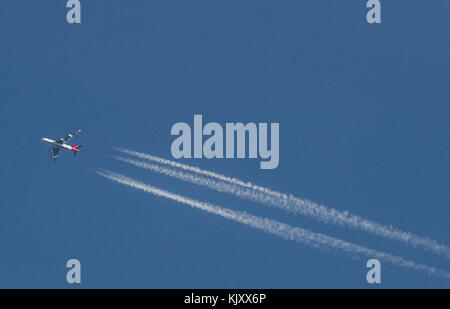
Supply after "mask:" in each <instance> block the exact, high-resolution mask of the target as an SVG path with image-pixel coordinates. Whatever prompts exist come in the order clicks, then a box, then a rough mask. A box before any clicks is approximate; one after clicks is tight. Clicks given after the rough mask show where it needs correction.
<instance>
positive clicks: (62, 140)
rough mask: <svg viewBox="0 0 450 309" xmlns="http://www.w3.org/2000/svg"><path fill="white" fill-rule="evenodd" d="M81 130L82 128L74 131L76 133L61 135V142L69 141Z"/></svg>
mask: <svg viewBox="0 0 450 309" xmlns="http://www.w3.org/2000/svg"><path fill="white" fill-rule="evenodd" d="M80 132H81V130H77V131H76V132H74V133H69V134H67V135H66V136H64V137H61V138H60V139H59V141H60V142H64V143H65V142H67V141H70V140H71V139H72V138H73V137H74V136H75V135H77V134H78V133H80Z"/></svg>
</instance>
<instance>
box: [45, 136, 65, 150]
mask: <svg viewBox="0 0 450 309" xmlns="http://www.w3.org/2000/svg"><path fill="white" fill-rule="evenodd" d="M41 140H42V141H44V142H46V143H49V144H51V145H52V147H58V148H64V149H68V150H72V146H69V145H67V144H63V143H58V142H57V141H54V140H52V139H51V138H47V137H44V138H42V139H41Z"/></svg>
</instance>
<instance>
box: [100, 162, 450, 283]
mask: <svg viewBox="0 0 450 309" xmlns="http://www.w3.org/2000/svg"><path fill="white" fill-rule="evenodd" d="M96 173H97V174H98V175H100V176H103V177H105V178H107V179H110V180H112V181H115V182H117V183H120V184H123V185H126V186H129V187H132V188H136V189H139V190H142V191H144V192H147V193H151V194H153V195H156V196H159V197H164V198H167V199H170V200H173V201H176V202H179V203H182V204H185V205H188V206H191V207H193V208H197V209H201V210H203V211H206V212H208V213H212V214H215V215H218V216H221V217H223V218H226V219H229V220H232V221H235V222H239V223H242V224H244V225H247V226H250V227H252V228H255V229H258V230H262V231H264V232H267V233H270V234H274V235H277V236H279V237H281V238H284V239H287V240H294V241H297V242H299V243H302V244H304V245H307V246H309V247H312V248H317V249H322V250H326V251H331V250H341V251H343V252H346V253H347V254H350V255H351V257H361V256H366V257H370V258H377V259H380V260H383V261H385V262H390V263H391V264H394V265H396V266H401V267H405V268H409V269H414V270H416V271H420V272H424V273H426V274H428V275H430V276H438V277H444V278H450V273H448V272H446V271H444V270H440V269H437V268H434V267H431V266H427V265H423V264H418V263H415V262H412V261H408V260H405V259H403V258H402V257H399V256H394V255H391V254H389V253H384V252H380V251H376V250H373V249H369V248H366V247H362V246H359V245H356V244H352V243H348V242H345V241H343V240H340V239H336V238H333V237H330V236H327V235H324V234H320V233H314V232H312V231H309V230H306V229H302V228H299V227H293V226H291V225H288V224H285V223H281V222H278V221H275V220H271V219H267V218H261V217H257V216H254V215H250V214H248V213H246V212H242V211H235V210H231V209H228V208H222V207H219V206H216V205H214V204H211V203H206V202H201V201H198V200H194V199H191V198H188V197H186V196H182V195H178V194H175V193H172V192H169V191H165V190H162V189H159V188H156V187H154V186H151V185H149V184H145V183H142V182H139V181H136V180H134V179H132V178H129V177H126V176H123V175H120V174H117V173H113V172H110V171H107V170H102V171H97V172H96Z"/></svg>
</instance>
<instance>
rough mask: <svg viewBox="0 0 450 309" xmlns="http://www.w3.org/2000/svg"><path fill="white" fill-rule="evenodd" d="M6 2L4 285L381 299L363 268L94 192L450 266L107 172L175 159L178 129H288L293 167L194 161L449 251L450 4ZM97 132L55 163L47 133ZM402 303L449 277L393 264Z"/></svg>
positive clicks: (1, 24) (162, 182)
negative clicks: (188, 202)
mask: <svg viewBox="0 0 450 309" xmlns="http://www.w3.org/2000/svg"><path fill="white" fill-rule="evenodd" d="M81 3H82V24H81V25H69V24H67V23H66V20H65V12H66V8H65V1H62V0H47V1H25V0H6V1H2V3H1V5H0V36H1V38H2V43H1V47H0V69H1V70H0V72H1V75H0V76H1V77H0V102H1V104H0V121H1V130H0V138H1V141H2V147H1V150H0V159H1V162H2V167H1V178H0V192H1V195H0V244H1V253H0V287H3V288H4V287H45V288H46V287H58V288H66V287H71V288H72V286H69V285H68V284H67V283H66V280H65V277H66V271H67V269H66V267H65V263H66V261H67V260H68V259H70V258H77V259H79V260H80V261H81V264H82V285H81V287H90V288H99V287H104V288H108V287H124V288H129V287H145V288H340V287H356V288H376V287H374V286H371V285H368V284H367V283H366V280H365V276H366V272H367V269H366V268H365V260H352V259H349V258H348V256H346V255H343V254H340V253H330V252H322V251H318V250H314V249H311V248H308V247H305V246H302V245H301V244H298V243H295V242H290V241H287V240H283V239H280V238H277V237H276V236H272V235H268V234H265V233H263V232H260V231H257V230H253V229H251V228H249V227H246V226H243V225H240V224H238V223H234V222H230V221H227V220H224V219H222V218H220V217H217V216H213V215H210V214H206V213H204V212H202V211H200V210H194V209H191V208H188V207H186V206H183V205H179V204H177V203H175V202H172V201H169V200H165V199H161V198H157V197H154V196H151V195H148V194H146V193H143V192H140V191H137V190H135V189H131V188H126V187H124V186H121V185H119V184H115V183H113V182H111V181H109V180H106V179H103V178H101V177H99V176H97V175H96V174H95V173H93V172H92V171H93V170H94V169H95V168H97V167H103V168H107V169H110V170H113V171H116V172H120V173H123V174H125V175H128V176H130V177H133V178H136V179H138V180H142V181H145V182H148V183H150V184H152V185H155V186H157V187H161V188H164V189H167V190H170V191H173V192H175V193H180V194H184V195H187V196H189V197H192V198H196V199H199V200H202V201H209V202H214V203H216V204H218V205H221V206H224V207H229V208H232V209H239V210H246V211H248V212H251V213H252V214H256V215H260V216H266V217H270V218H274V219H277V220H280V221H283V222H287V223H290V224H292V225H297V226H301V227H306V228H309V229H312V230H314V231H317V232H322V233H326V234H329V235H333V236H335V237H339V238H342V239H345V240H347V241H351V242H355V243H358V244H362V245H365V246H367V247H370V248H374V249H378V250H380V251H386V252H391V253H393V254H396V255H400V256H403V257H405V258H408V259H411V260H414V261H417V262H421V263H425V264H428V265H432V266H436V267H439V268H442V269H446V270H450V263H449V261H448V260H446V259H444V258H441V257H436V256H434V255H432V254H428V253H426V252H423V251H421V250H415V249H412V248H409V247H405V246H403V245H401V244H398V243H395V242H391V241H387V240H383V239H380V238H377V237H375V236H372V235H369V234H365V233H360V232H356V231H352V230H346V229H342V228H338V227H335V226H330V225H326V224H321V223H318V222H315V221H312V220H311V219H308V218H304V217H301V216H292V215H289V214H286V213H283V212H280V211H277V210H274V209H270V208H267V207H265V206H261V205H257V204H254V203H251V202H248V201H244V200H238V199H236V198H231V197H229V196H227V195H225V194H219V193H216V192H212V191H209V190H207V189H202V188H198V187H195V186H194V185H190V184H187V183H182V182H178V181H174V180H173V179H169V178H167V177H164V176H159V175H155V174H152V173H150V172H147V171H143V170H140V169H138V168H135V167H132V166H128V165H125V164H124V163H121V162H117V161H115V160H114V159H112V158H110V157H109V155H110V154H113V153H114V151H113V150H112V148H111V147H113V146H123V147H128V148H133V149H136V150H139V151H143V152H147V153H151V154H155V155H158V156H161V157H165V158H170V156H171V155H170V145H171V143H172V141H173V138H172V137H171V136H170V128H171V126H172V125H173V124H174V123H176V122H178V121H186V122H189V123H192V121H193V115H194V114H202V115H203V117H204V121H205V122H210V121H216V122H219V123H222V124H223V123H225V122H231V121H234V122H235V121H242V122H257V123H258V122H279V123H280V164H279V167H278V168H277V169H274V170H265V171H263V170H260V169H259V161H256V160H206V159H205V160H194V159H192V160H184V161H183V162H185V163H188V164H194V165H197V166H200V167H203V168H207V169H210V170H213V171H217V172H221V173H225V174H227V175H230V176H234V177H239V178H241V179H244V180H249V181H252V182H254V183H257V184H260V185H264V186H267V187H270V188H273V189H276V190H279V191H282V192H286V193H292V194H294V195H296V196H300V197H304V198H308V199H311V200H313V201H316V202H319V203H322V204H324V205H326V206H329V207H334V208H337V209H340V210H348V211H350V212H352V213H355V214H358V215H361V216H363V217H365V218H368V219H370V220H374V221H376V222H380V223H383V224H392V225H394V226H396V227H398V228H401V229H403V230H407V231H411V232H414V233H416V234H418V235H422V236H428V237H431V238H433V239H435V240H437V241H439V242H440V243H444V244H447V245H448V244H450V236H449V232H450V208H449V206H450V190H449V175H450V170H449V155H450V139H449V119H450V107H449V103H450V88H449V85H450V57H449V55H450V39H449V30H450V19H449V13H450V2H449V1H447V0H434V1H432V3H431V2H430V1H423V0H413V1H412V0H410V1H406V0H403V1H382V5H383V9H382V24H381V25H369V24H367V22H366V21H365V14H366V11H367V9H366V7H365V3H366V1H362V0H361V1H355V0H347V1H332V0H320V1H313V0H308V1H298V0H295V1H294V0H283V1H274V0H270V1H268V0H258V1H256V0H246V1H236V0H233V1H206V0H203V1H199V0H194V1H177V0H174V1H118V0H116V1H114V0H108V1H106V0H82V1H81ZM78 128H82V129H83V132H82V134H80V135H79V136H78V137H77V138H76V140H74V142H76V143H81V144H83V145H84V148H83V149H82V152H81V153H80V155H79V156H77V157H76V158H73V156H72V155H71V154H70V153H61V156H60V158H59V159H58V161H57V162H56V163H55V162H53V161H52V160H51V158H50V157H49V153H48V147H47V146H46V145H45V144H43V143H42V142H41V140H40V138H41V137H44V136H45V137H54V138H55V137H60V136H63V135H64V134H66V133H68V132H70V131H72V130H75V129H78ZM381 287H385V288H388V287H389V288H391V287H394V288H397V287H403V288H450V281H449V280H444V279H439V278H433V277H428V276H427V275H424V274H422V273H418V272H414V271H409V270H405V269H402V268H399V267H396V266H392V265H389V264H382V284H381Z"/></svg>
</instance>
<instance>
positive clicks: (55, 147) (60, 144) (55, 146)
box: [41, 129, 82, 161]
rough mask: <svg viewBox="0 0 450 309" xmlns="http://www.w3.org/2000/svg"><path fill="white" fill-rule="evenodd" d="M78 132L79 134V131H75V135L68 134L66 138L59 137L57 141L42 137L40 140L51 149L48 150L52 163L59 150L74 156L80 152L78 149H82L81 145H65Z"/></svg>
mask: <svg viewBox="0 0 450 309" xmlns="http://www.w3.org/2000/svg"><path fill="white" fill-rule="evenodd" d="M80 132H81V129H80V130H78V131H76V132H75V133H69V134H67V135H66V136H64V137H61V138H59V139H57V140H52V139H50V138H47V137H43V138H41V140H42V141H44V142H46V143H49V144H50V145H51V147H52V148H51V149H50V152H51V153H52V154H51V157H52V158H53V160H54V161H56V158H58V152H59V150H60V149H61V148H63V149H67V150H71V151H73V155H74V156H75V155H76V154H77V152H79V151H80V148H81V147H82V145H75V146H70V145H67V144H66V143H67V142H68V141H69V140H71V139H72V138H73V137H74V136H75V135H77V134H78V133H80Z"/></svg>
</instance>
